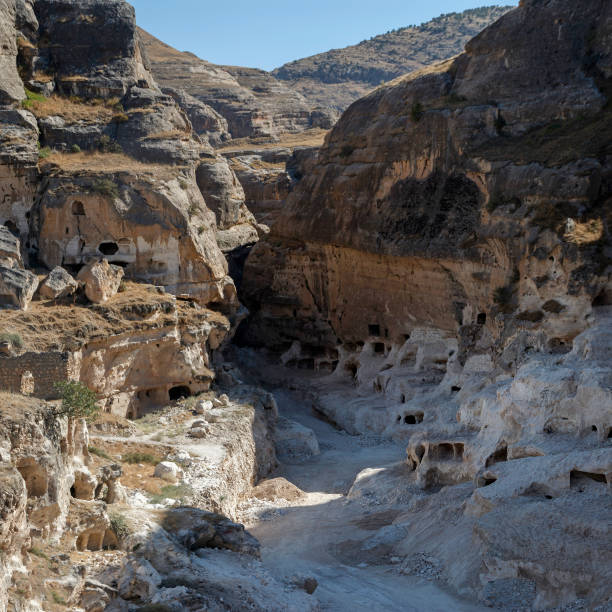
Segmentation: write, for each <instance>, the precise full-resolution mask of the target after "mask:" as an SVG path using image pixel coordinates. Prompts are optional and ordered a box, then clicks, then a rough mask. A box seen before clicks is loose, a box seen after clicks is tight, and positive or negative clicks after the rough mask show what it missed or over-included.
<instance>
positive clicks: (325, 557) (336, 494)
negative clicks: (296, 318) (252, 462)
mask: <svg viewBox="0 0 612 612" xmlns="http://www.w3.org/2000/svg"><path fill="white" fill-rule="evenodd" d="M274 393H275V397H276V399H277V401H278V404H279V412H280V415H281V416H283V417H286V418H289V419H292V420H294V421H297V422H298V423H300V424H301V425H303V426H305V427H308V428H310V429H312V430H313V431H314V433H315V434H316V436H317V439H318V442H319V446H320V450H321V453H320V454H319V455H316V456H314V457H311V458H308V459H305V460H303V461H299V462H298V461H293V462H289V461H286V462H285V463H284V464H283V465H282V466H281V468H279V470H278V472H277V473H276V474H274V475H273V476H272V477H274V476H278V477H284V478H286V479H287V480H288V481H290V482H291V483H293V484H295V485H296V486H297V487H299V488H300V489H301V490H303V491H304V492H305V493H306V496H305V497H304V498H302V499H301V500H300V501H299V502H297V503H299V505H292V506H290V507H285V508H277V509H269V510H266V511H264V512H263V513H259V515H258V516H257V517H255V516H253V515H251V517H250V518H247V519H245V520H246V523H247V528H249V530H250V531H251V532H252V533H253V535H255V537H257V538H258V540H259V541H260V542H261V545H262V560H263V562H264V564H265V565H266V566H267V567H268V568H269V569H270V570H271V572H272V573H273V574H274V575H275V576H277V577H278V578H279V579H280V580H281V581H282V582H287V581H290V580H291V576H292V575H293V574H296V573H298V574H303V575H307V576H313V577H315V578H316V580H317V581H318V583H319V587H318V588H317V590H316V593H315V595H316V597H317V598H318V599H319V601H320V602H321V607H322V609H323V610H330V611H331V610H334V611H336V610H337V611H343V610H351V611H355V612H356V611H361V610H368V611H372V610H386V611H395V610H397V611H400V610H401V611H403V612H407V611H412V610H414V611H417V610H418V611H424V610H427V611H428V612H437V611H440V612H442V611H444V612H447V611H449V610H456V611H465V612H467V611H474V610H484V609H485V608H481V607H476V606H473V605H470V604H468V603H465V602H462V601H459V600H458V599H456V598H454V597H453V596H451V595H450V594H448V593H446V592H444V591H443V590H441V589H440V588H439V587H438V586H437V585H436V584H435V583H434V582H432V581H431V580H430V579H427V578H426V577H420V576H418V575H417V576H415V575H408V572H407V571H406V564H405V559H402V558H400V557H395V556H390V554H389V552H388V550H385V549H384V547H382V550H381V548H380V547H376V548H374V549H372V548H370V550H368V548H369V544H368V543H367V541H368V540H369V539H371V537H372V535H373V533H374V532H376V531H377V530H379V529H381V528H383V527H385V526H386V525H390V524H391V523H392V521H393V519H394V518H395V517H396V516H398V515H399V514H401V513H402V511H405V506H404V508H403V509H402V508H401V507H393V506H389V505H385V506H381V507H380V508H378V509H376V507H374V508H372V504H371V502H370V501H368V502H367V503H366V504H363V503H362V502H361V500H360V499H350V498H349V496H348V494H349V491H350V489H351V486H352V485H353V482H354V481H355V478H356V476H357V475H358V474H359V473H360V472H361V471H362V470H365V469H383V468H384V467H385V466H387V467H389V466H391V465H393V464H395V467H396V468H397V467H398V464H399V463H400V462H402V461H403V460H404V458H405V445H404V446H402V445H397V444H395V443H392V442H390V441H387V440H382V439H379V438H377V437H365V436H350V435H348V434H346V433H345V432H343V431H338V430H336V429H335V428H334V427H333V426H331V425H330V424H328V423H326V422H324V421H322V420H320V419H319V418H317V417H316V416H315V414H314V413H313V411H312V409H311V407H310V404H309V402H307V401H305V400H303V399H302V398H301V397H300V396H299V395H298V393H297V392H291V391H284V390H283V391H279V390H275V392H274ZM400 465H401V464H400ZM415 552H416V551H415ZM424 567H427V564H426V565H424ZM410 573H418V572H410ZM424 573H425V574H426V573H427V572H426V571H425V572H424Z"/></svg>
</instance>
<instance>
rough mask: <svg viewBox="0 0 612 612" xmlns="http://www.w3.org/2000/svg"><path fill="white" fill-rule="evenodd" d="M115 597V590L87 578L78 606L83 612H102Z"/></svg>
mask: <svg viewBox="0 0 612 612" xmlns="http://www.w3.org/2000/svg"><path fill="white" fill-rule="evenodd" d="M115 595H116V590H115V589H113V588H112V587H110V586H108V585H107V584H103V583H101V582H98V581H97V580H93V579H92V578H88V579H86V580H85V581H84V584H83V588H82V590H81V599H80V606H81V608H83V610H85V612H103V611H104V610H106V608H107V606H108V604H109V603H110V600H111V597H114V596H115Z"/></svg>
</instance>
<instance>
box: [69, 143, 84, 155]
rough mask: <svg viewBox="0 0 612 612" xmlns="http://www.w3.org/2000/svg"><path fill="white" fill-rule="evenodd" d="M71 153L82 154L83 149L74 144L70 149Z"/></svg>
mask: <svg viewBox="0 0 612 612" xmlns="http://www.w3.org/2000/svg"><path fill="white" fill-rule="evenodd" d="M70 152H71V153H80V152H81V147H79V145H78V144H73V145H72V146H71V147H70Z"/></svg>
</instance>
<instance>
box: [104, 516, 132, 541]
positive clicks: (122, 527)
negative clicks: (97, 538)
mask: <svg viewBox="0 0 612 612" xmlns="http://www.w3.org/2000/svg"><path fill="white" fill-rule="evenodd" d="M109 519H110V528H111V530H112V531H113V533H114V534H115V535H116V536H117V538H118V539H119V540H123V539H124V538H127V537H128V536H129V535H130V534H131V533H132V530H131V529H130V527H129V525H128V523H127V521H126V520H125V517H124V516H123V515H122V514H111V515H110V516H109Z"/></svg>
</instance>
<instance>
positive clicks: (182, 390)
mask: <svg viewBox="0 0 612 612" xmlns="http://www.w3.org/2000/svg"><path fill="white" fill-rule="evenodd" d="M168 397H169V398H170V401H171V402H174V401H176V400H179V399H184V398H187V397H191V389H190V388H189V387H188V386H187V385H178V386H176V387H172V388H171V389H169V390H168Z"/></svg>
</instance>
